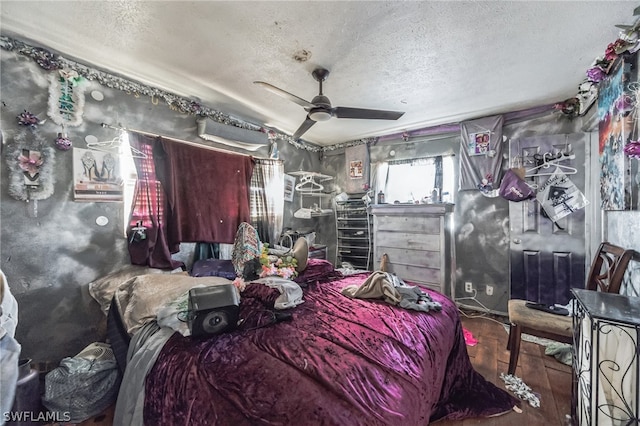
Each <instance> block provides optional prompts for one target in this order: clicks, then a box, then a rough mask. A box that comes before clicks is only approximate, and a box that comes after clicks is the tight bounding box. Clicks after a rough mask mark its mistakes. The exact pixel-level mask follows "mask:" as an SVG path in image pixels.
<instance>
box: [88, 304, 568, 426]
mask: <svg viewBox="0 0 640 426" xmlns="http://www.w3.org/2000/svg"><path fill="white" fill-rule="evenodd" d="M466 315H468V316H465V314H462V324H463V326H464V327H465V328H466V329H467V330H469V331H471V333H473V336H474V337H475V338H476V339H477V340H478V344H477V345H476V346H467V352H468V353H469V357H470V358H471V362H472V364H473V366H474V367H475V369H476V370H477V371H478V372H479V373H480V374H482V375H483V376H484V377H485V378H486V379H487V380H489V381H491V382H492V383H494V384H496V385H497V386H498V387H500V388H502V389H504V382H503V381H502V379H501V378H500V373H506V371H507V366H508V364H509V351H507V349H506V347H507V333H506V331H505V329H504V326H503V325H502V324H499V323H498V322H496V321H495V317H487V316H481V315H482V314H480V313H478V312H468V313H466ZM544 349H545V348H544V346H540V345H537V344H535V343H530V342H526V341H523V342H522V344H521V347H520V359H519V362H518V368H517V370H516V376H518V377H520V378H521V379H522V380H523V381H524V382H525V383H526V384H527V385H529V387H531V389H532V390H533V392H535V393H536V394H538V395H539V398H540V407H539V408H534V407H532V406H530V405H529V403H528V402H526V401H522V402H521V405H520V407H521V408H522V413H517V412H515V411H512V412H509V413H506V414H503V415H501V416H497V417H490V418H473V419H466V420H463V421H449V420H442V421H439V422H435V423H434V424H436V425H438V426H452V425H457V426H460V425H462V426H470V425H477V426H514V425H517V426H565V425H569V424H570V423H568V422H567V420H566V416H567V415H568V414H570V413H571V367H570V366H568V365H565V364H562V363H560V362H559V361H557V360H556V359H555V358H553V357H551V356H548V355H545V354H544ZM113 408H114V407H113V406H112V407H110V408H109V409H107V410H106V411H105V413H103V414H102V415H100V416H96V417H94V418H92V419H89V420H86V421H84V422H82V423H81V424H80V425H81V426H109V425H112V424H113ZM118 426H119V425H118Z"/></svg>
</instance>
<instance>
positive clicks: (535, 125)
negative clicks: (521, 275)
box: [323, 113, 584, 313]
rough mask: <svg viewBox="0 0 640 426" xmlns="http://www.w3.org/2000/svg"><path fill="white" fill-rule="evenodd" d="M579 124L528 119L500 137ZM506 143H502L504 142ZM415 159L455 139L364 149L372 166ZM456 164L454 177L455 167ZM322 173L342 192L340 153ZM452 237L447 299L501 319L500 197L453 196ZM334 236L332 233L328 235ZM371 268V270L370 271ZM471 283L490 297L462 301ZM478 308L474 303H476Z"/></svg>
mask: <svg viewBox="0 0 640 426" xmlns="http://www.w3.org/2000/svg"><path fill="white" fill-rule="evenodd" d="M583 126H584V124H583V120H582V119H575V120H573V121H570V120H568V119H566V118H565V117H563V116H561V115H560V114H558V113H551V114H547V115H544V116H542V117H537V118H531V119H529V120H526V121H519V122H511V123H509V122H507V123H506V125H505V126H504V129H503V134H504V135H505V136H507V138H509V139H515V138H521V137H527V136H533V135H550V134H564V133H574V132H579V131H581V128H582V127H583ZM505 143H508V142H505ZM391 150H393V151H395V155H394V156H393V159H406V158H418V157H426V156H433V155H443V154H451V153H453V154H455V155H456V156H457V155H458V154H459V151H460V137H459V134H458V133H456V134H452V133H449V134H440V135H434V136H424V137H416V138H411V139H410V140H409V141H408V142H404V141H403V140H401V139H397V140H387V141H384V142H378V143H376V144H373V145H370V147H369V152H370V160H371V162H372V163H374V162H377V161H384V160H387V159H390V158H391V156H390V155H389V152H390V151H391ZM504 152H505V154H504V161H503V168H507V167H508V147H505V150H504ZM455 164H456V166H455V167H456V170H455V172H456V176H457V175H458V165H457V162H455ZM323 171H324V173H327V174H335V176H336V179H335V181H336V187H337V190H338V192H340V191H341V190H342V188H344V187H345V182H346V180H347V167H346V162H345V156H344V150H335V151H328V152H325V157H324V161H323ZM454 195H455V196H454V202H455V207H454V213H453V229H452V237H453V240H454V244H453V246H454V252H455V254H454V256H455V257H454V261H453V265H454V266H453V270H454V273H453V279H452V281H453V283H454V288H453V291H452V295H454V296H455V297H456V299H458V298H460V303H461V304H463V305H467V306H470V307H475V308H481V309H484V308H485V307H486V308H487V309H489V310H491V311H494V312H497V313H506V311H507V302H508V300H509V281H510V278H509V202H508V201H506V200H505V199H503V198H501V197H497V198H487V197H485V196H484V195H482V194H481V193H480V192H479V191H460V192H457V193H456V194H454ZM334 232H335V231H334ZM374 266H375V265H374ZM465 281H471V282H473V283H474V287H475V288H479V289H482V288H485V287H486V285H492V286H493V287H494V294H493V295H492V296H487V295H486V294H484V293H482V292H478V294H477V295H476V300H475V301H474V300H470V299H468V298H466V296H467V294H466V293H465V292H464V282H465ZM478 302H479V303H478Z"/></svg>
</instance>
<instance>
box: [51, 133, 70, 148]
mask: <svg viewBox="0 0 640 426" xmlns="http://www.w3.org/2000/svg"><path fill="white" fill-rule="evenodd" d="M54 145H55V146H56V148H58V149H59V150H60V151H68V150H69V149H71V145H72V143H71V139H69V138H68V137H67V134H66V133H58V137H56V140H55V141H54Z"/></svg>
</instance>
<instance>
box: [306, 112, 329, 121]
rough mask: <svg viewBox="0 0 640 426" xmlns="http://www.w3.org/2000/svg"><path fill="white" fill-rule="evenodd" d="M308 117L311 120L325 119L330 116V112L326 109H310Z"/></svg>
mask: <svg viewBox="0 0 640 426" xmlns="http://www.w3.org/2000/svg"><path fill="white" fill-rule="evenodd" d="M309 118H310V119H312V120H313V121H327V120H329V119H330V118H331V113H330V112H328V111H323V110H319V111H311V112H309Z"/></svg>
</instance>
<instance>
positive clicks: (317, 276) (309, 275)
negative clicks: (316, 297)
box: [293, 258, 342, 284]
mask: <svg viewBox="0 0 640 426" xmlns="http://www.w3.org/2000/svg"><path fill="white" fill-rule="evenodd" d="M341 277H342V274H341V273H340V271H336V270H335V269H334V268H333V264H332V263H331V262H329V261H328V260H325V259H314V258H311V259H309V260H308V261H307V267H306V268H305V270H304V271H302V272H301V273H300V275H298V276H297V277H295V278H294V279H293V281H295V282H297V283H298V284H308V283H310V282H315V281H328V280H330V279H333V278H341Z"/></svg>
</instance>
